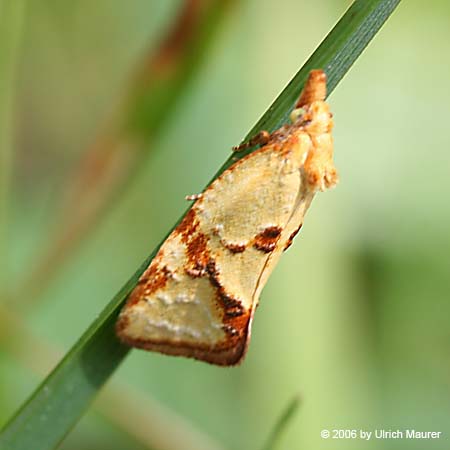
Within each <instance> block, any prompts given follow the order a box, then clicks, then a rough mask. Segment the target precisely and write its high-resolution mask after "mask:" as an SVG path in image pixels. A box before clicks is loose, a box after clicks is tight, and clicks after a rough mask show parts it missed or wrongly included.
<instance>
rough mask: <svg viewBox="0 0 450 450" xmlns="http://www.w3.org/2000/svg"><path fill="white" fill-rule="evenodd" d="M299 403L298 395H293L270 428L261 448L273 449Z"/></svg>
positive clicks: (263, 449)
mask: <svg viewBox="0 0 450 450" xmlns="http://www.w3.org/2000/svg"><path fill="white" fill-rule="evenodd" d="M299 405H300V399H299V398H298V397H294V398H293V399H292V400H291V401H290V402H289V404H288V405H287V407H286V409H285V410H284V411H283V412H282V414H281V415H280V417H279V418H278V420H277V422H276V423H275V425H274V427H273V428H272V431H271V432H270V435H269V437H268V439H267V441H266V443H265V445H264V447H263V448H262V450H275V449H276V448H277V445H278V442H279V441H280V438H281V436H282V435H283V432H284V430H285V429H286V427H287V426H288V425H289V422H290V421H291V420H292V419H293V417H294V415H295V413H296V412H297V410H298V407H299Z"/></svg>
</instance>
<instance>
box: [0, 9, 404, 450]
mask: <svg viewBox="0 0 450 450" xmlns="http://www.w3.org/2000/svg"><path fill="white" fill-rule="evenodd" d="M398 3H399V0H357V1H356V2H355V3H354V4H353V5H352V6H351V8H350V9H349V10H348V11H347V12H346V13H345V15H344V16H343V17H342V19H341V20H340V21H339V22H338V24H337V25H336V26H335V28H334V29H333V30H332V31H331V33H330V34H329V35H328V36H327V37H326V39H325V40H324V41H323V42H322V44H321V45H320V46H319V48H318V49H317V50H316V51H315V52H314V54H313V55H312V56H311V58H310V59H309V60H308V61H307V63H306V64H305V66H303V67H302V69H301V70H300V71H299V72H298V73H297V75H296V76H295V77H294V78H293V80H292V81H291V83H289V85H288V86H287V87H286V89H285V90H284V91H283V92H282V93H281V95H280V96H279V97H278V98H277V100H276V101H275V102H274V104H273V105H272V106H271V107H270V108H269V110H268V111H267V112H266V113H265V114H264V116H263V117H262V118H261V119H260V121H259V122H258V123H257V124H256V125H255V127H254V128H253V129H252V131H251V132H250V133H249V135H250V136H251V135H253V134H254V133H255V132H256V131H258V130H260V129H268V130H273V129H275V128H276V127H277V126H278V125H280V124H281V123H283V122H284V121H285V120H286V118H287V115H288V114H289V111H290V109H291V107H292V106H293V104H294V102H295V99H296V97H297V95H298V93H299V91H300V90H301V87H302V85H303V82H304V80H305V79H306V75H307V73H308V72H309V70H310V69H311V68H319V67H322V68H324V69H325V70H326V72H327V75H328V78H329V83H330V84H329V92H331V91H332V90H333V89H334V87H335V86H336V85H337V83H338V82H339V80H340V79H341V78H342V77H343V76H344V74H345V73H346V71H347V70H348V69H349V68H350V66H351V65H352V63H353V62H354V61H355V60H356V59H357V57H358V56H359V55H360V53H361V52H362V50H363V49H364V48H365V46H366V45H367V44H368V42H369V41H370V40H371V39H372V38H373V37H374V36H375V34H376V33H377V32H378V30H379V29H380V27H381V26H382V24H383V23H384V22H385V20H386V19H387V18H388V17H389V15H390V14H391V13H392V12H393V10H394V9H395V7H396V6H397V5H398ZM231 161H232V158H230V159H229V160H228V161H227V162H226V163H225V164H224V166H223V167H222V169H221V171H223V170H224V169H225V168H226V167H227V166H228V165H229V164H230V163H231ZM153 255H154V253H153ZM153 255H151V256H150V257H149V258H148V259H147V260H146V261H145V262H144V264H143V265H142V266H141V267H140V269H139V270H138V271H137V272H136V273H135V274H134V275H133V277H132V278H131V279H130V280H129V281H128V282H127V283H126V284H125V286H124V287H123V288H122V290H121V291H120V292H119V293H118V294H117V295H116V296H115V297H114V298H113V300H112V301H111V302H110V303H109V304H108V306H107V307H106V308H105V310H104V311H102V312H101V313H100V316H99V317H98V318H97V320H96V321H95V322H94V323H93V324H92V325H91V326H90V327H89V329H88V330H87V331H86V332H85V334H84V335H83V336H82V337H81V339H80V340H79V341H78V342H77V343H76V344H75V346H74V347H73V348H72V349H71V350H70V352H69V353H68V354H67V355H66V357H65V358H64V359H63V360H62V361H61V362H60V363H59V364H58V366H57V367H56V368H55V369H54V370H53V371H52V373H51V374H50V375H49V376H48V378H47V379H46V380H45V381H44V382H43V383H42V384H41V385H40V386H39V387H38V388H37V389H36V391H35V392H34V394H33V395H32V396H31V397H30V398H29V399H28V401H27V402H26V403H25V404H24V405H23V406H22V407H21V408H20V409H19V411H18V412H17V414H16V415H15V416H14V417H13V418H12V419H11V421H10V422H9V423H8V424H6V426H5V427H4V429H3V432H2V434H1V435H0V448H1V449H2V450H29V449H30V448H32V449H33V450H48V449H51V448H54V447H55V446H56V445H57V444H58V443H59V442H60V441H61V440H62V439H63V437H64V436H65V435H66V434H67V433H68V431H69V430H70V429H71V427H72V426H73V425H74V424H75V423H76V421H77V420H78V419H79V417H80V416H81V415H82V414H83V413H84V411H85V410H86V409H87V408H88V406H89V404H90V403H91V401H92V400H93V398H94V396H95V395H96V393H97V392H98V390H99V389H100V388H101V386H102V385H103V384H104V383H105V381H106V380H107V379H108V377H109V376H110V375H111V374H112V373H113V372H114V370H115V369H116V368H117V367H118V365H119V364H120V363H121V361H122V360H123V358H124V357H125V355H126V354H127V352H128V350H127V349H126V348H125V347H123V346H121V345H120V344H119V342H118V341H117V339H116V338H115V336H114V322H115V319H116V317H117V314H118V312H119V310H120V308H121V306H122V304H123V302H124V300H125V298H126V297H127V295H128V293H129V292H130V291H131V290H132V289H133V287H134V286H135V285H136V283H137V280H138V277H139V275H140V274H141V273H142V272H143V270H144V269H145V267H147V265H148V263H149V262H150V261H151V259H152V257H153Z"/></svg>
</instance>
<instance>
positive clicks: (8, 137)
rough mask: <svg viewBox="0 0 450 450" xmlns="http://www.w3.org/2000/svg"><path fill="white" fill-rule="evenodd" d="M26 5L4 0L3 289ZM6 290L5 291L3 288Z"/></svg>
mask: <svg viewBox="0 0 450 450" xmlns="http://www.w3.org/2000/svg"><path fill="white" fill-rule="evenodd" d="M24 10H25V5H24V2H23V1H22V0H4V1H3V2H0V261H1V264H0V265H1V268H2V270H0V289H1V290H2V291H3V290H5V289H6V287H5V286H6V285H7V281H8V279H9V277H8V273H7V267H8V264H7V261H8V260H9V257H8V244H7V242H8V237H7V234H8V218H9V203H10V200H9V197H10V190H11V189H10V185H11V179H12V172H13V114H14V108H13V104H14V98H13V97H14V91H15V89H14V79H15V76H14V73H15V70H16V66H17V59H18V56H19V55H18V49H19V44H20V40H21V37H22V22H23V15H24ZM3 294H4V292H3Z"/></svg>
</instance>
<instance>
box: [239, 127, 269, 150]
mask: <svg viewBox="0 0 450 450" xmlns="http://www.w3.org/2000/svg"><path fill="white" fill-rule="evenodd" d="M269 140H270V133H269V132H268V131H266V130H262V131H260V132H259V133H258V134H257V135H255V136H253V137H252V138H251V139H250V140H249V141H248V142H244V143H243V144H240V145H237V146H235V147H233V152H240V151H242V150H245V149H247V148H250V147H253V146H255V145H260V146H263V145H266V144H267V143H268V142H269Z"/></svg>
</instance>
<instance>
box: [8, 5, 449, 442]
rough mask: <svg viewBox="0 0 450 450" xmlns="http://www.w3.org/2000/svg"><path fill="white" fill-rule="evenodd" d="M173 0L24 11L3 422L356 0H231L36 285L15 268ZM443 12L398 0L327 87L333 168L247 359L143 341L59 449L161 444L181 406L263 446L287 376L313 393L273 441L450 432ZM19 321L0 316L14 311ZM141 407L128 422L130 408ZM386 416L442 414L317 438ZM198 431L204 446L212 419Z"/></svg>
mask: <svg viewBox="0 0 450 450" xmlns="http://www.w3.org/2000/svg"><path fill="white" fill-rule="evenodd" d="M181 3H182V2H180V1H175V0H171V1H165V2H147V1H144V0H134V1H132V2H120V1H111V0H97V1H96V2H88V1H84V0H80V1H78V2H70V3H68V2H56V1H52V0H45V1H40V2H29V4H27V5H26V8H25V9H24V11H23V17H22V23H21V24H19V25H18V29H19V30H20V31H19V32H18V33H19V34H20V36H19V38H18V49H17V55H16V56H17V66H16V71H15V74H14V79H13V83H12V84H11V86H10V88H11V89H13V88H14V89H15V94H14V99H15V101H14V108H12V109H11V110H9V115H10V120H13V126H12V130H13V136H12V139H13V146H12V148H13V150H14V151H13V156H12V157H13V164H12V165H11V167H12V168H11V173H9V174H6V175H7V176H8V177H10V179H11V180H12V183H11V184H12V187H11V189H10V193H9V202H8V203H9V208H8V213H7V214H8V216H7V217H6V218H5V216H4V217H3V219H2V220H3V221H4V222H7V225H8V226H7V234H6V238H4V242H5V243H6V244H7V245H5V246H4V247H6V249H5V253H4V255H3V256H2V291H1V294H2V296H3V297H4V305H5V311H7V310H10V311H14V314H16V316H17V317H18V320H17V323H16V324H15V325H14V326H15V327H16V328H15V329H14V330H13V331H14V332H11V333H10V334H6V335H5V336H6V337H5V339H3V342H2V341H0V424H3V423H4V422H5V421H6V420H7V419H8V418H9V417H10V415H11V414H12V413H13V412H14V411H15V410H16V409H17V407H18V406H19V405H20V404H21V403H22V402H23V401H24V400H25V399H26V398H27V397H28V395H29V394H30V393H31V392H32V390H33V389H34V388H35V387H36V386H37V385H38V383H39V381H40V380H41V379H42V376H43V374H45V373H48V371H50V370H51V368H52V367H53V366H54V364H55V363H56V362H57V361H58V360H59V355H62V354H64V353H65V352H66V351H67V350H68V349H69V348H70V347H71V346H72V345H73V343H74V342H75V341H76V339H77V338H78V337H79V336H80V335H81V333H82V332H83V331H84V330H85V328H86V327H87V326H88V325H89V324H90V323H91V322H92V320H93V319H94V318H95V317H96V315H97V314H98V313H99V312H100V311H101V310H102V308H103V307H104V306H105V305H106V304H107V302H108V301H109V300H110V298H111V297H112V296H113V295H114V294H115V293H116V292H117V290H118V289H119V288H120V287H121V286H122V285H123V283H124V282H125V281H126V280H127V279H128V278H129V276H130V275H131V274H132V273H133V272H134V271H135V270H136V268H137V267H138V266H139V264H140V263H141V262H142V261H143V260H144V259H145V258H146V257H147V256H148V255H149V254H150V252H151V251H152V250H153V248H154V247H155V246H156V245H157V244H158V243H159V242H160V241H161V239H162V238H163V236H164V235H165V234H166V233H167V231H168V230H169V229H170V228H171V227H172V226H173V224H174V223H175V222H176V220H177V219H178V218H179V217H180V215H181V214H182V212H183V211H184V210H185V209H186V207H187V204H186V201H185V200H184V196H185V195H187V194H191V193H196V192H199V191H201V190H202V189H203V187H204V186H205V184H206V183H207V182H208V181H209V180H210V179H211V178H212V176H213V174H214V173H215V172H216V171H217V169H218V168H219V167H220V165H221V164H222V163H223V162H224V161H225V159H226V158H227V157H228V156H229V154H230V149H231V147H232V146H233V145H236V144H237V143H239V142H240V140H241V139H242V138H243V137H244V136H245V134H246V133H247V132H248V130H249V129H250V128H251V127H252V126H253V124H254V123H255V122H256V120H257V119H258V118H259V117H260V115H261V114H262V113H263V112H264V111H265V110H266V109H267V107H268V106H269V104H270V103H271V102H272V100H273V99H274V98H275V97H276V96H277V95H278V93H279V92H280V91H281V90H282V88H283V87H284V86H285V84H286V83H287V82H288V81H289V80H290V79H291V77H292V76H293V75H294V73H295V72H296V71H297V70H298V68H299V67H300V66H301V65H302V63H303V62H304V61H305V60H306V58H307V57H308V56H309V55H310V54H311V52H312V51H313V50H314V49H315V48H316V47H317V45H318V44H319V42H320V41H321V40H322V39H323V38H324V36H325V35H326V34H327V33H328V31H329V30H330V29H331V28H332V26H333V25H334V24H335V22H336V21H337V20H338V19H339V17H340V16H341V15H342V14H343V12H344V11H345V9H346V8H347V7H348V6H349V4H350V2H349V1H342V0H321V1H318V2H308V1H306V0H303V1H294V0H280V1H277V2H273V1H271V0H249V1H242V2H239V1H235V2H234V4H233V5H232V7H230V8H228V9H227V10H226V12H224V14H225V15H224V17H223V18H222V19H221V21H220V26H219V29H218V30H216V33H215V36H214V38H213V41H212V42H211V45H210V48H209V51H208V53H207V55H206V58H205V61H204V62H203V64H202V65H201V67H200V69H199V70H198V72H197V73H196V76H195V77H194V79H193V80H192V83H190V84H189V85H188V89H187V91H186V92H184V94H183V96H182V97H180V98H179V100H178V101H177V102H175V103H174V106H173V109H172V111H171V114H170V115H168V118H167V120H166V121H165V123H164V127H163V128H162V131H161V132H159V133H158V134H157V135H156V136H155V138H154V139H153V141H152V143H151V149H150V150H149V152H148V157H145V158H144V157H142V158H141V160H140V163H139V166H140V168H139V170H138V171H136V172H133V174H132V179H131V180H130V181H129V182H128V183H126V188H125V189H123V190H122V191H121V192H120V195H115V196H114V198H113V200H111V202H110V203H109V205H108V207H107V208H105V210H104V211H103V213H102V217H101V220H99V221H98V223H97V226H95V227H93V228H92V230H91V232H90V233H86V236H85V239H83V240H80V242H79V244H78V245H77V248H76V251H71V253H70V257H68V258H67V260H66V261H65V263H64V264H61V267H55V268H53V269H54V274H53V275H52V276H51V282H49V283H48V286H47V287H46V289H45V290H44V289H43V290H42V291H39V292H38V293H36V294H33V293H32V294H30V298H28V297H27V292H28V291H25V292H24V291H23V289H22V290H21V285H22V282H23V280H24V279H25V278H27V274H28V271H29V270H30V267H33V265H34V264H36V263H39V255H40V254H41V253H42V252H43V249H45V247H46V246H48V244H49V242H51V239H52V236H53V235H54V234H57V231H58V230H56V231H55V228H54V227H55V216H56V215H57V211H58V210H59V208H60V202H61V199H62V198H63V197H62V196H61V195H60V194H61V192H63V191H64V189H65V188H64V186H65V183H66V182H67V179H68V178H69V177H70V174H71V173H72V172H73V168H74V167H75V166H76V165H77V163H78V161H79V160H80V158H81V155H83V154H84V153H85V151H86V148H88V147H89V145H90V144H91V142H92V141H93V140H94V139H95V137H96V136H97V135H98V133H99V130H101V129H102V127H104V124H105V122H106V121H107V118H108V117H109V116H110V115H111V111H114V110H115V108H116V107H117V104H118V103H119V102H120V99H121V98H122V97H123V93H124V91H125V89H126V86H127V85H128V84H129V80H130V74H131V73H132V72H133V70H134V68H135V67H136V66H137V65H139V61H140V60H141V58H142V56H143V55H144V54H145V53H146V52H148V51H151V50H152V49H155V51H156V49H157V48H158V44H159V43H160V41H161V38H162V37H163V36H164V35H165V33H167V29H168V28H170V26H171V24H172V23H173V21H174V18H175V17H176V15H177V12H178V10H179V8H180V5H181ZM0 12H1V10H0ZM449 14H450V5H449V4H448V3H447V2H444V1H435V2H433V4H432V6H431V5H425V4H424V2H421V1H418V0H409V1H408V2H404V3H403V4H401V5H400V7H399V8H398V10H397V11H396V12H395V13H394V15H393V16H392V17H391V18H390V19H389V20H388V22H387V23H386V25H385V26H384V27H383V28H382V30H381V32H380V33H379V35H378V36H377V37H376V38H375V39H374V41H373V42H372V43H371V44H370V45H369V47H368V48H367V49H366V51H365V52H364V53H363V55H362V57H361V58H359V60H358V61H357V62H356V64H355V66H354V67H353V68H352V69H351V70H350V72H349V74H348V75H347V76H346V77H345V78H344V80H343V81H342V82H341V83H340V84H339V85H338V87H337V88H336V90H335V91H334V92H333V94H332V95H331V96H330V98H329V103H330V105H331V109H332V111H333V113H334V117H335V132H334V136H335V161H336V166H337V167H338V170H339V173H340V177H341V182H340V184H339V185H338V187H337V188H336V189H335V190H333V191H331V192H327V193H325V194H321V195H318V196H317V198H316V200H315V201H314V203H313V205H312V207H311V210H310V211H309V213H308V216H307V219H306V222H305V226H304V227H303V229H302V231H301V233H300V235H299V236H298V237H297V239H296V242H295V244H294V245H293V247H291V249H290V250H289V251H288V252H287V253H286V254H285V256H284V258H283V259H282V261H281V262H280V264H279V266H278V267H277V268H276V270H275V272H274V274H273V275H272V277H271V278H270V280H269V282H268V284H267V287H266V288H265V289H264V292H263V294H262V297H261V303H260V307H259V308H258V311H257V314H256V319H255V322H254V328H253V337H252V343H251V345H250V349H249V352H248V355H247V357H246V360H245V361H244V363H243V364H242V365H241V366H239V367H238V368H233V369H223V368H217V367H213V366H208V365H206V364H202V363H199V362H195V361H191V360H187V359H183V358H173V357H166V356H161V355H158V354H153V353H146V352H142V351H133V352H131V354H130V355H129V357H128V358H127V359H126V360H125V362H124V363H123V364H122V366H121V367H120V369H119V370H118V371H117V372H116V373H115V375H114V377H113V378H114V379H113V380H112V382H111V383H110V384H108V385H107V386H106V388H105V389H104V392H103V393H102V396H105V397H107V396H108V395H110V396H112V395H114V396H118V397H116V398H118V401H117V402H116V403H115V404H114V405H113V406H110V407H109V409H110V411H109V412H110V414H108V411H107V410H108V407H106V408H105V406H103V411H102V408H101V407H96V405H94V407H93V408H92V409H91V411H90V412H89V413H88V414H87V415H86V416H85V417H84V418H83V419H82V420H81V422H80V423H79V424H78V425H77V427H76V428H75V429H74V431H73V432H72V433H71V434H70V435H69V436H68V438H67V439H66V440H65V442H64V443H63V444H62V445H61V448H62V449H64V450H71V449H83V450H84V449H97V450H101V449H109V450H115V449H125V448H126V449H144V448H155V449H156V450H159V449H166V448H169V447H170V445H169V444H168V443H167V442H165V438H164V435H167V439H168V441H170V436H171V435H173V434H176V433H178V432H179V430H181V427H182V426H184V427H185V431H184V433H186V435H187V434H189V433H194V430H198V432H199V433H205V434H206V435H208V436H210V438H211V439H212V440H214V441H216V442H217V443H218V444H217V448H220V446H221V445H222V446H223V447H224V448H232V449H257V448H261V446H262V444H263V442H264V441H265V440H266V438H267V435H268V434H269V432H270V430H271V429H272V427H273V424H274V423H275V421H276V420H277V418H278V417H279V415H280V413H281V411H282V410H283V409H284V408H285V406H286V405H287V404H288V402H289V401H290V400H291V399H292V398H293V397H294V396H295V395H298V396H300V398H301V405H300V409H299V411H298V413H297V414H296V415H295V417H294V418H293V420H292V421H291V422H290V424H289V427H288V428H287V431H286V433H285V434H284V435H283V437H282V440H281V442H280V448H285V449H300V450H301V449H315V450H320V449H332V450H334V449H346V450H348V449H393V448H395V449H421V450H423V449H424V448H427V449H447V448H449V444H450V438H449V433H450V302H449V297H450V296H449V293H450V280H449V278H450V257H449V254H450V233H449V228H450V227H449V225H450V208H449V207H448V204H449V202H448V196H449V195H450V152H449V148H450V135H449V126H448V123H447V122H448V118H449V117H450V90H449V89H448V87H447V85H446V84H445V83H447V81H448V80H449V78H450V60H449V58H448V44H447V43H448V40H449V39H450V27H449V17H450V16H449ZM0 20H1V19H0ZM16 31H17V30H16ZM149 147H150V146H149ZM4 176H5V174H4ZM65 206H66V207H68V209H70V207H71V205H65ZM5 214H6V213H5ZM15 292H20V293H21V295H20V296H19V298H17V296H15ZM2 314H3V313H2ZM2 322H3V324H2ZM11 323H12V322H11V320H10V318H9V317H8V316H7V315H6V313H5V314H3V317H0V328H4V329H5V328H6V327H7V326H10V325H11ZM2 336H3V335H2V332H1V331H0V338H1V337H2ZM25 338H26V339H25ZM24 339H25V340H24ZM33 344H34V345H35V347H34V345H33ZM41 349H47V350H48V354H47V353H45V356H44V353H41ZM53 349H54V351H53ZM130 389H131V390H132V391H133V395H135V397H136V402H134V400H132V399H133V398H135V397H130V393H129V390H130ZM75 395H76V394H75ZM125 399H128V404H127V402H126V400H125ZM130 399H131V400H130ZM138 404H139V406H138ZM117 405H123V407H118V406H117ZM135 408H136V409H139V408H140V412H139V414H138V416H139V417H140V421H139V422H134V425H135V427H134V428H133V426H132V425H130V424H129V423H128V424H126V418H127V415H128V414H129V411H131V410H133V409H135ZM105 409H106V411H107V413H106V414H105ZM124 423H125V424H124ZM120 424H121V425H120ZM376 428H378V429H381V428H383V429H386V430H389V429H392V430H396V429H407V428H408V429H416V430H422V431H442V432H443V433H444V436H443V437H442V438H441V439H437V440H427V441H423V440H422V441H420V440H415V441H413V440H407V439H403V440H373V439H372V440H371V441H369V442H363V441H361V440H335V439H328V440H325V439H321V438H320V430H322V429H365V430H372V431H373V430H374V429H376ZM139 430H140V431H139ZM152 430H153V431H152ZM142 431H144V432H145V431H148V433H149V434H150V435H152V433H153V436H156V435H158V433H159V434H160V435H161V436H160V438H159V439H160V442H159V443H157V442H155V443H153V444H152V445H153V446H152V447H151V446H150V444H149V443H148V440H147V442H146V438H145V437H144V438H143V437H142V436H141V432H142ZM180 433H181V431H180ZM144 434H145V433H144ZM193 439H194V440H195V439H199V444H198V448H201V444H200V441H201V440H202V439H203V438H202V437H200V436H197V437H196V438H193ZM205 445H206V447H204V448H207V444H205ZM212 445H213V444H211V448H213V447H212ZM179 448H180V449H181V447H179ZM190 448H191V447H190ZM215 448H216V447H215Z"/></svg>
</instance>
